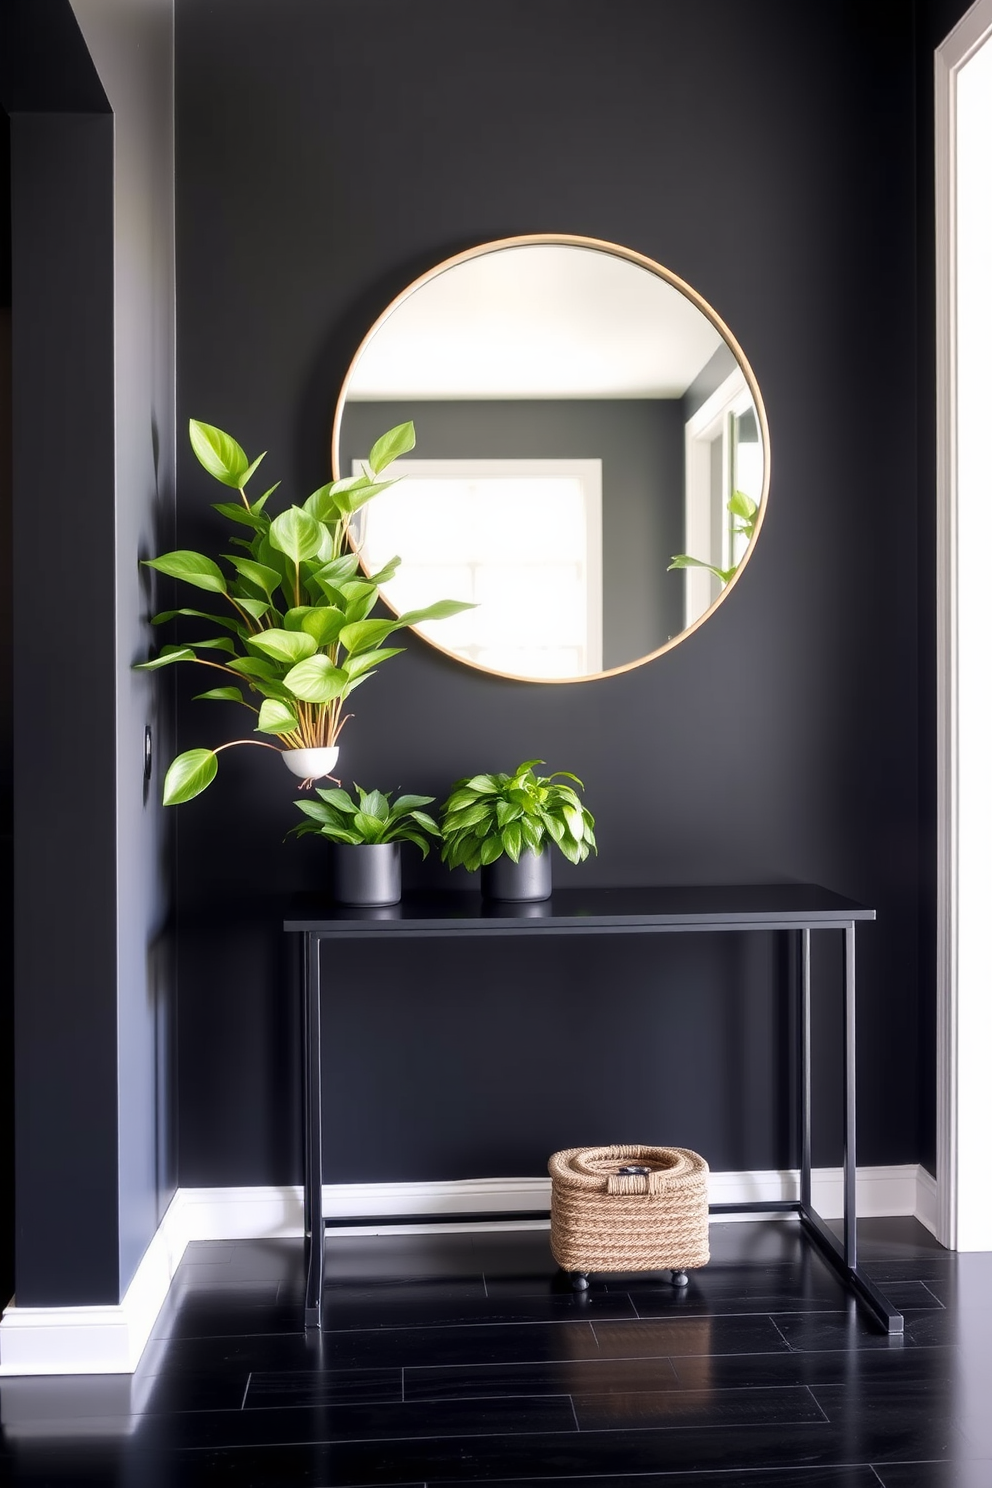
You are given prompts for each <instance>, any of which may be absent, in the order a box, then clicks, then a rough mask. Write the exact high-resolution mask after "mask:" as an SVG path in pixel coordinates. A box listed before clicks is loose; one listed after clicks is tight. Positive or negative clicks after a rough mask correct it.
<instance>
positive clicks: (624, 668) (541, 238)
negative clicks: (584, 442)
mask: <svg viewBox="0 0 992 1488" xmlns="http://www.w3.org/2000/svg"><path fill="white" fill-rule="evenodd" d="M543 243H547V244H555V245H559V246H562V245H564V246H568V247H574V248H587V249H591V250H593V251H594V252H598V253H608V254H611V255H612V256H613V257H615V258H622V259H626V260H627V261H628V262H629V263H632V264H636V265H637V266H638V267H639V268H642V269H646V270H647V271H648V272H649V273H652V274H656V275H657V276H658V278H659V279H663V280H665V282H666V283H667V284H670V285H671V286H672V287H673V288H674V289H677V290H678V291H679V292H680V293H681V294H683V295H684V296H685V298H686V299H687V300H689V302H690V303H691V304H693V305H694V306H695V307H696V309H697V310H699V311H700V312H701V313H702V314H703V315H704V316H705V317H706V319H707V320H708V321H709V322H710V323H711V325H713V326H714V328H715V329H716V330H717V331H718V332H719V334H720V335H721V336H722V338H723V340H724V342H725V344H726V345H727V346H728V347H729V348H730V350H731V352H733V355H734V357H735V359H736V361H737V364H738V366H739V367H740V369H741V372H742V373H743V374H744V380H745V382H746V383H747V386H748V390H749V392H750V394H751V397H752V399H753V400H754V411H755V416H756V418H757V420H758V426H759V428H760V430H761V443H762V453H763V468H762V482H761V497H760V500H759V502H758V515H757V520H756V523H755V528H754V534H753V536H752V537H751V540H750V542H749V543H748V545H747V548H746V550H745V552H744V554H743V556H742V558H741V560H740V562H739V563H738V565H737V570H736V572H735V573H734V575H733V576H732V578H731V579H730V580H729V581H728V583H727V584H726V585H725V586H724V588H723V590H722V591H721V592H720V594H719V595H717V597H716V599H715V600H713V602H712V604H711V605H710V606H709V607H708V608H707V609H706V610H704V611H703V613H702V614H701V615H699V616H698V617H697V618H696V619H695V620H694V621H693V622H692V624H691V625H687V626H686V627H685V629H684V630H681V631H679V633H678V635H675V636H672V637H671V639H670V640H667V641H666V642H665V643H664V645H663V646H658V647H656V649H655V650H654V651H649V652H647V653H646V654H645V655H644V656H639V657H637V658H636V659H635V660H634V661H628V662H624V663H623V664H622V665H621V666H615V667H610V668H608V669H606V670H604V671H599V672H584V673H583V674H582V675H581V676H577V677H527V676H520V675H518V674H516V673H514V672H504V671H498V670H497V669H496V668H494V667H487V666H483V665H482V664H481V663H479V662H476V661H470V660H468V659H467V658H466V657H464V656H460V655H459V654H458V653H457V652H455V651H449V650H448V649H447V648H446V647H445V646H442V645H439V644H438V642H437V641H436V640H435V639H434V638H433V636H426V635H424V634H423V632H422V631H421V630H420V629H419V628H418V627H417V626H416V625H412V626H411V627H410V629H411V630H414V631H416V632H417V634H418V635H419V636H420V638H421V640H422V641H424V642H425V643H426V644H427V645H428V646H431V647H432V648H433V649H434V650H435V651H440V652H441V654H442V655H444V656H447V657H450V659H451V660H452V661H456V662H458V664H459V665H460V666H467V667H471V668H472V670H473V671H477V672H485V673H486V674H487V675H489V676H491V677H504V678H506V680H507V681H511V682H530V683H533V684H543V685H562V684H570V683H576V682H597V681H599V680H600V679H601V678H603V677H616V676H619V675H620V673H622V672H631V671H633V670H634V669H635V668H636V667H640V666H645V665H646V664H647V663H648V662H649V661H654V660H655V659H656V658H657V657H659V656H664V654H665V652H666V651H671V650H673V649H674V647H676V646H678V645H680V644H681V642H682V641H684V640H686V639H687V638H688V637H689V636H691V635H692V634H693V632H694V631H696V630H698V629H699V627H700V626H701V625H704V624H705V622H706V621H707V620H708V619H709V618H710V616H711V615H712V614H713V613H714V612H715V611H716V610H718V609H719V607H720V606H721V605H722V604H723V602H724V600H725V599H726V598H727V596H728V595H729V594H730V592H731V590H732V589H733V588H734V587H735V585H736V584H737V582H738V580H739V579H740V577H741V574H742V573H743V572H744V569H745V568H746V567H747V564H748V561H749V559H750V557H751V553H752V552H753V550H754V546H755V543H756V542H757V541H758V537H759V535H760V533H761V528H762V526H763V524H764V520H765V510H766V507H767V505H768V490H769V484H770V476H771V446H770V442H769V436H768V418H767V415H766V413H765V405H764V402H763V400H762V397H761V391H760V389H759V387H758V382H757V379H756V377H755V375H754V372H753V371H752V369H751V364H750V362H749V361H748V359H747V357H746V356H745V355H744V352H743V351H742V350H741V347H740V343H739V342H738V340H737V338H736V336H735V335H734V334H733V332H732V331H731V330H730V328H729V326H728V325H727V324H726V322H725V321H724V320H722V319H721V317H720V316H719V315H718V314H717V312H716V311H715V310H714V309H713V307H712V305H710V304H708V303H707V301H706V300H704V299H703V297H702V295H701V294H699V293H698V292H697V291H696V290H694V289H693V288H692V286H691V285H690V284H687V283H686V282H685V280H684V279H680V278H679V276H678V275H677V274H673V273H672V271H671V270H670V269H666V268H665V267H664V266H663V265H662V264H659V263H656V262H655V260H654V259H653V258H648V257H647V256H646V255H645V254H643V253H638V252H637V251H636V249H633V248H625V247H623V246H622V245H621V244H619V243H611V242H609V241H607V240H606V239H603V238H587V237H583V236H580V235H578V234H575V233H527V234H524V235H522V236H519V237H513V238H497V239H495V240H494V241H492V242H489V243H480V244H479V245H478V246H477V247H475V248H467V249H465V250H464V252H462V253H456V254H454V255H453V256H452V257H451V258H446V259H445V260H444V261H443V262H442V263H439V264H436V265H435V266H434V267H433V268H432V269H428V270H427V271H426V273H423V274H421V275H420V277H419V278H418V279H414V280H413V282H412V283H411V284H408V285H407V287H406V288H405V289H404V290H401V291H400V293H399V294H398V295H397V296H396V297H395V298H394V299H393V300H391V301H390V303H389V304H388V305H387V306H386V308H385V310H383V312H382V314H381V315H379V316H378V317H377V319H376V320H375V321H374V323H373V324H372V325H371V326H370V327H369V329H368V331H367V332H366V333H365V335H364V336H363V337H362V340H361V343H360V344H359V346H358V349H357V351H356V352H355V354H354V356H353V357H352V359H351V361H350V363H349V365H348V370H347V372H346V373H345V375H344V380H343V382H342V384H341V391H340V393H339V394H338V400H337V404H336V406H335V409H334V423H333V426H332V430H331V473H332V475H333V477H334V479H335V480H340V479H342V471H341V468H340V441H341V425H342V421H343V418H344V411H345V405H346V403H347V399H348V388H349V385H350V384H351V381H352V378H353V376H354V374H355V370H356V368H357V367H358V364H359V362H360V361H361V359H362V356H363V355H364V353H365V350H366V348H367V347H368V346H369V344H370V343H371V341H372V340H373V338H374V337H375V336H376V335H377V334H378V332H379V331H380V330H381V329H382V327H383V326H384V325H385V323H386V321H387V320H388V319H389V317H390V316H391V315H392V313H393V311H394V310H396V309H397V308H398V307H399V306H400V305H402V304H403V303H404V301H406V300H408V299H409V298H410V296H411V295H414V294H416V292H417V290H418V289H422V288H423V287H424V285H425V284H429V283H430V282H431V280H433V279H436V278H438V276H439V275H441V274H444V273H446V272H447V270H448V269H452V268H455V267H456V266H457V265H458V264H462V263H468V262H469V261H470V260H471V259H474V258H480V257H482V256H483V255H484V254H488V253H495V252H498V251H499V250H501V249H504V248H520V247H525V246H534V245H538V244H543ZM359 561H360V562H361V557H360V559H359ZM362 568H363V571H364V572H366V573H367V572H368V570H367V569H366V568H365V565H364V563H362ZM381 598H382V601H383V603H384V604H385V605H386V606H387V608H389V609H391V610H392V611H393V614H397V613H398V612H397V610H396V609H395V608H394V606H392V605H391V604H390V602H389V599H388V598H387V596H386V595H384V594H383V595H381Z"/></svg>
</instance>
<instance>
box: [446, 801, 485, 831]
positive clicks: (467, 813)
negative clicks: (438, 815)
mask: <svg viewBox="0 0 992 1488" xmlns="http://www.w3.org/2000/svg"><path fill="white" fill-rule="evenodd" d="M491 818H492V807H491V806H489V805H487V804H485V803H483V802H481V801H480V802H478V804H477V805H475V806H467V807H465V808H464V810H461V811H456V812H451V811H449V812H447V813H446V814H445V818H444V820H445V828H446V830H448V831H451V832H462V831H464V830H465V829H466V827H475V826H478V824H479V822H488V821H490V820H491Z"/></svg>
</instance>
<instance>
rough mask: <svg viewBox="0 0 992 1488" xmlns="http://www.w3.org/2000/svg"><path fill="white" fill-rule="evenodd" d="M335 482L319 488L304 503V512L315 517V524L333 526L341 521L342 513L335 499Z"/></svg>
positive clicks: (329, 482)
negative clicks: (324, 523)
mask: <svg viewBox="0 0 992 1488" xmlns="http://www.w3.org/2000/svg"><path fill="white" fill-rule="evenodd" d="M334 484H335V483H334V481H328V482H327V484H326V485H324V486H318V487H317V490H316V491H314V492H313V494H312V495H310V496H308V497H307V499H306V501H304V503H303V510H304V511H305V512H307V513H308V514H309V515H310V516H311V517H313V519H314V521H315V522H327V523H328V524H329V525H331V526H333V524H334V523H335V522H339V521H340V520H341V512H340V509H339V507H338V504H337V502H336V501H335V499H334V494H333V487H334Z"/></svg>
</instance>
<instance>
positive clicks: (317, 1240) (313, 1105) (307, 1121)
mask: <svg viewBox="0 0 992 1488" xmlns="http://www.w3.org/2000/svg"><path fill="white" fill-rule="evenodd" d="M304 939H305V949H304V957H305V959H304V972H303V987H304V993H303V999H304V1007H303V1048H304V1101H305V1111H304V1169H303V1233H304V1242H303V1244H304V1255H305V1260H306V1300H305V1303H304V1311H303V1321H304V1324H305V1326H306V1327H308V1328H319V1327H320V1299H321V1294H322V1292H323V1289H324V1202H323V1191H322V1188H321V1183H322V1176H323V1164H322V1161H321V1155H322V1154H321V1145H322V1144H321V1099H320V937H319V936H318V935H315V934H312V933H310V934H307V935H306V936H305V937H304Z"/></svg>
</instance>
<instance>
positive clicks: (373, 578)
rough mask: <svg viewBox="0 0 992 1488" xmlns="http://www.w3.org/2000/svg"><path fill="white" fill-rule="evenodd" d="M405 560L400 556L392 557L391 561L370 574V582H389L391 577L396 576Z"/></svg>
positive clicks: (378, 583) (376, 583)
mask: <svg viewBox="0 0 992 1488" xmlns="http://www.w3.org/2000/svg"><path fill="white" fill-rule="evenodd" d="M402 562H403V560H402V558H400V557H399V556H397V557H395V558H390V560H389V562H388V563H387V564H386V565H385V566H384V567H383V568H380V570H379V572H378V573H374V574H369V583H370V584H375V585H381V584H388V583H389V581H390V579H392V578H395V576H396V571H397V569H398V568H399V567H400V565H401V563H402Z"/></svg>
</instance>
